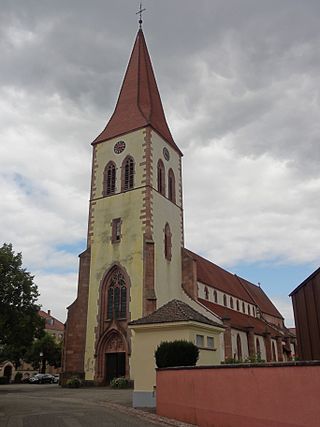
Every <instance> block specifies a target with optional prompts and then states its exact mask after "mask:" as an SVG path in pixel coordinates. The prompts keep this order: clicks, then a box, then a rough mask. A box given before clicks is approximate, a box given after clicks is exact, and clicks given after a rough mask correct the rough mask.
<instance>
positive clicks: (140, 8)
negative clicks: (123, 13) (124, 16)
mask: <svg viewBox="0 0 320 427" xmlns="http://www.w3.org/2000/svg"><path fill="white" fill-rule="evenodd" d="M145 10H147V9H145V8H143V9H142V3H140V7H139V10H138V12H136V15H140V19H139V28H140V29H141V27H142V13H143V12H144V11H145Z"/></svg>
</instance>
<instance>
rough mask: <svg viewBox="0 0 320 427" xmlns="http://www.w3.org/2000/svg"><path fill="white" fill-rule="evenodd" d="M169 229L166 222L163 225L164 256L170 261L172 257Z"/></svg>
mask: <svg viewBox="0 0 320 427" xmlns="http://www.w3.org/2000/svg"><path fill="white" fill-rule="evenodd" d="M171 236H172V234H171V231H170V227H169V224H168V223H166V225H165V227H164V256H165V258H166V259H167V260H168V261H171V258H172V254H171V248H172V243H171Z"/></svg>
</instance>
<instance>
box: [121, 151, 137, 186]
mask: <svg viewBox="0 0 320 427" xmlns="http://www.w3.org/2000/svg"><path fill="white" fill-rule="evenodd" d="M121 173H122V183H121V189H122V191H127V190H131V189H132V188H133V187H134V160H133V158H132V157H131V156H128V157H126V158H125V159H124V161H123V163H122V169H121Z"/></svg>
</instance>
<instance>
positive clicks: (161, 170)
mask: <svg viewBox="0 0 320 427" xmlns="http://www.w3.org/2000/svg"><path fill="white" fill-rule="evenodd" d="M157 169H158V191H159V193H161V194H162V195H163V196H165V193H166V190H165V188H166V185H165V172H164V164H163V161H162V160H161V159H160V160H159V161H158V167H157Z"/></svg>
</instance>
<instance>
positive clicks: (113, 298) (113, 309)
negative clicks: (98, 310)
mask: <svg viewBox="0 0 320 427" xmlns="http://www.w3.org/2000/svg"><path fill="white" fill-rule="evenodd" d="M126 317H127V286H126V281H125V278H124V276H123V274H122V272H121V271H120V270H118V269H117V270H115V271H114V272H113V274H112V276H111V279H110V285H109V289H108V302H107V318H108V319H125V318H126Z"/></svg>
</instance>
